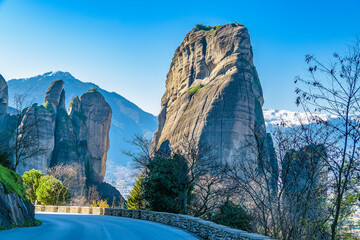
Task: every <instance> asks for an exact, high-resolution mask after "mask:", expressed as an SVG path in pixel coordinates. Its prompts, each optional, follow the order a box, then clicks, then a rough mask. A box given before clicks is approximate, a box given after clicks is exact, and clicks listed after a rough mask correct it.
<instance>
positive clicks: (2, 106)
mask: <svg viewBox="0 0 360 240" xmlns="http://www.w3.org/2000/svg"><path fill="white" fill-rule="evenodd" d="M7 109H8V86H7V83H6V81H5V79H4V78H3V76H1V74H0V114H6V113H7Z"/></svg>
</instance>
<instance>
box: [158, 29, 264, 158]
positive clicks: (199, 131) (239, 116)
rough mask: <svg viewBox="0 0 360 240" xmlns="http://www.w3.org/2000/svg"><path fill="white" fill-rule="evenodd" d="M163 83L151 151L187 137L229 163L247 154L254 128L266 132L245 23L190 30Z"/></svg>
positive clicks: (259, 90)
mask: <svg viewBox="0 0 360 240" xmlns="http://www.w3.org/2000/svg"><path fill="white" fill-rule="evenodd" d="M165 86H166V91H165V93H164V95H163V97H162V100H161V105H162V109H161V112H160V115H159V125H158V129H157V131H156V132H155V134H154V138H153V142H152V152H153V153H154V152H156V151H157V150H158V149H159V148H160V146H161V145H162V143H164V142H166V141H169V143H170V145H171V147H172V148H176V145H177V142H178V141H179V140H180V139H181V138H183V137H184V136H187V137H190V138H195V139H197V140H198V141H200V142H203V143H206V144H207V145H209V146H211V147H212V148H213V150H214V153H215V154H216V155H217V156H218V157H219V158H220V159H221V160H222V161H227V160H229V159H234V158H243V157H244V152H246V149H245V148H246V147H245V145H246V142H247V141H248V138H251V136H253V130H254V129H257V130H258V131H260V132H262V133H263V134H265V124H264V117H263V113H262V105H263V95H262V88H261V85H260V81H259V77H258V74H257V71H256V68H255V66H254V64H253V52H252V47H251V43H250V36H249V33H248V30H247V28H246V27H244V26H243V25H241V24H238V23H230V24H226V25H221V26H216V27H209V26H203V25H197V26H196V27H195V28H194V29H192V30H191V31H190V32H189V33H188V34H187V35H186V37H185V39H184V41H183V42H182V43H181V45H180V46H179V47H178V48H177V49H176V51H175V54H174V57H173V60H172V63H171V65H170V70H169V73H168V74H167V79H166V84H165ZM264 136H265V135H264Z"/></svg>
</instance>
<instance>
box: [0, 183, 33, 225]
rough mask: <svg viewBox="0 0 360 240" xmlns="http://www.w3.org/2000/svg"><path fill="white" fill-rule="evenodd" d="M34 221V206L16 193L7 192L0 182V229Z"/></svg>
mask: <svg viewBox="0 0 360 240" xmlns="http://www.w3.org/2000/svg"><path fill="white" fill-rule="evenodd" d="M34 221H35V207H34V205H32V204H31V203H30V202H28V201H25V200H24V199H22V198H21V197H19V195H17V194H16V193H7V192H6V191H5V188H4V185H3V184H1V183H0V230H1V228H4V229H9V228H11V227H13V226H24V225H25V224H27V225H31V224H32V223H34Z"/></svg>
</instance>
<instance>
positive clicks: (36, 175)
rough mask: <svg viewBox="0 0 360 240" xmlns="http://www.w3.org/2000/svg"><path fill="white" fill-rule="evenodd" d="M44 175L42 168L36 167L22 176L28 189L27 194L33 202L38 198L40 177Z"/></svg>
mask: <svg viewBox="0 0 360 240" xmlns="http://www.w3.org/2000/svg"><path fill="white" fill-rule="evenodd" d="M43 176H44V174H43V173H42V172H41V171H40V170H35V169H32V170H30V171H28V172H24V174H23V176H22V179H23V182H24V187H25V190H26V196H27V197H28V198H29V199H30V201H31V202H32V203H35V200H36V199H37V197H36V189H37V188H38V187H39V184H40V178H41V177H43Z"/></svg>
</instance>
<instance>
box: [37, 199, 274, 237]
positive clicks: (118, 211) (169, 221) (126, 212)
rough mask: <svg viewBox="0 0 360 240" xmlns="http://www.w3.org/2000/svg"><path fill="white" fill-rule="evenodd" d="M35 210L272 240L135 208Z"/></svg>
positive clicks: (202, 233) (209, 234)
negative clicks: (154, 223)
mask: <svg viewBox="0 0 360 240" xmlns="http://www.w3.org/2000/svg"><path fill="white" fill-rule="evenodd" d="M35 212H57V213H75V214H93V215H108V216H117V217H127V218H134V219H139V220H147V221H152V222H158V223H162V224H166V225H170V226H173V227H178V228H182V229H184V230H187V231H189V232H191V233H194V234H196V235H197V236H199V237H201V238H203V239H209V240H222V239H226V240H271V239H270V238H269V237H266V236H262V235H259V234H255V233H248V232H246V231H242V230H238V229H233V228H229V227H226V226H223V225H219V224H216V223H213V222H210V221H206V220H203V219H201V218H196V217H192V216H188V215H181V214H174V213H165V212H153V211H146V210H133V209H122V208H101V207H78V206H71V207H69V206H44V205H35Z"/></svg>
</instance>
